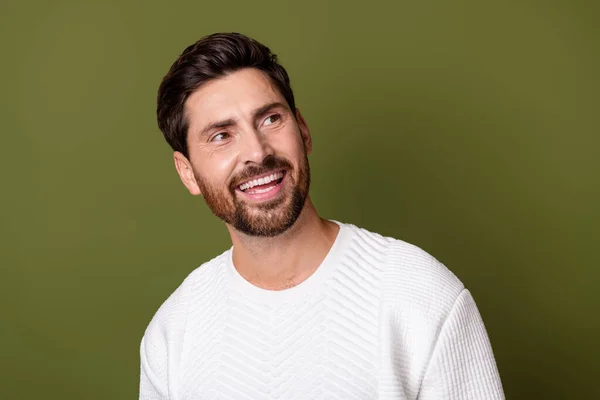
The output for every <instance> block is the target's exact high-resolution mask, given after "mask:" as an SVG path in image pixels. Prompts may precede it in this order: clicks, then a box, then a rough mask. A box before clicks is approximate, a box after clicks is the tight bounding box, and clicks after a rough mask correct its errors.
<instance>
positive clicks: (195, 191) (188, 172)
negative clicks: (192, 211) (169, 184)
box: [173, 151, 202, 196]
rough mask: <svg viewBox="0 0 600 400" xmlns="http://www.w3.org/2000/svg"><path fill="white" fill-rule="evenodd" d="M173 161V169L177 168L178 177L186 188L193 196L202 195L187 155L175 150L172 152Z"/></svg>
mask: <svg viewBox="0 0 600 400" xmlns="http://www.w3.org/2000/svg"><path fill="white" fill-rule="evenodd" d="M173 161H174V162H175V169H177V173H178V174H179V178H180V179H181V182H183V184H184V185H185V187H186V188H187V190H188V191H189V192H190V193H191V194H192V195H194V196H197V195H202V192H201V191H200V187H199V186H198V182H196V177H195V176H194V170H193V169H192V164H191V163H190V161H189V160H188V159H187V157H186V156H184V155H183V154H182V153H180V152H178V151H176V152H174V153H173Z"/></svg>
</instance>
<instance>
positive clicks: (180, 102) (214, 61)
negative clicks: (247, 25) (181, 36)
mask: <svg viewBox="0 0 600 400" xmlns="http://www.w3.org/2000/svg"><path fill="white" fill-rule="evenodd" d="M242 68H257V69H259V70H261V71H263V72H264V73H266V74H267V76H268V77H269V79H271V81H272V82H273V83H274V84H275V86H276V87H277V89H278V90H279V91H280V92H281V94H282V95H283V97H284V98H285V100H286V101H287V103H288V105H289V107H290V109H291V110H292V113H294V115H295V111H296V106H295V101H294V93H293V92H292V88H291V86H290V78H289V76H288V74H287V72H286V71H285V69H284V68H283V67H282V66H281V65H279V63H278V62H277V56H276V55H275V54H273V53H271V50H269V48H268V47H266V46H265V45H263V44H261V43H259V42H257V41H256V40H254V39H252V38H249V37H247V36H245V35H242V34H240V33H214V34H212V35H208V36H205V37H203V38H202V39H200V40H198V41H197V42H196V43H194V44H192V45H191V46H189V47H188V48H186V49H185V50H184V51H183V53H182V54H181V55H180V56H179V58H177V60H176V61H175V63H173V65H172V66H171V68H170V69H169V72H168V73H167V75H166V76H165V77H164V78H163V80H162V82H161V84H160V87H159V88H158V100H157V103H158V104H157V109H156V115H157V119H158V127H159V128H160V130H161V131H162V133H163V135H164V136H165V139H166V140H167V142H168V143H169V145H170V146H171V147H172V148H173V150H174V151H179V152H181V153H183V154H184V155H185V156H186V157H188V148H187V130H188V122H187V121H186V118H185V115H184V104H185V101H186V100H187V98H188V97H189V96H190V94H192V93H193V92H194V91H196V90H197V89H198V88H199V87H200V86H201V85H202V84H203V83H205V82H208V81H210V80H212V79H216V78H220V77H222V76H224V75H227V74H229V73H232V72H235V71H237V70H240V69H242Z"/></svg>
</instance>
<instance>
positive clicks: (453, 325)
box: [140, 34, 504, 400]
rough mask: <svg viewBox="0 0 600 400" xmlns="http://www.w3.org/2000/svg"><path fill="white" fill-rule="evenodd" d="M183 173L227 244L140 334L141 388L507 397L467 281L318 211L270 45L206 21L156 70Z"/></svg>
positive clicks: (192, 392)
mask: <svg viewBox="0 0 600 400" xmlns="http://www.w3.org/2000/svg"><path fill="white" fill-rule="evenodd" d="M157 114H158V124H159V127H160V129H161V131H162V132H163V134H164V136H165V138H166V140H167V142H168V143H169V144H170V145H171V147H172V148H173V150H174V161H175V167H176V169H177V172H178V174H179V176H180V178H181V181H182V182H183V184H184V185H185V186H186V188H187V189H188V190H189V192H190V193H191V194H192V195H200V196H203V197H204V200H205V201H206V203H207V205H208V206H209V208H210V209H211V211H212V212H213V213H214V214H215V215H216V216H217V217H219V218H220V219H222V220H223V221H224V222H225V225H226V227H227V229H228V231H229V234H230V235H231V240H232V243H233V247H232V248H231V249H230V250H228V251H226V252H225V253H223V254H221V255H219V256H218V257H216V258H214V259H212V260H210V261H208V262H206V263H205V264H203V265H202V266H201V267H199V268H198V269H196V270H195V271H193V272H192V273H191V274H190V275H189V276H188V277H187V278H186V279H185V281H184V282H183V283H182V284H181V286H180V287H179V288H178V289H177V290H176V291H175V292H174V293H173V294H172V295H171V296H170V297H169V298H168V299H167V300H166V301H165V303H164V304H163V305H162V306H161V307H160V309H159V310H158V311H157V313H156V315H155V316H154V318H153V319H152V322H151V323H150V325H149V326H148V328H147V330H146V332H145V335H144V338H143V339H142V343H141V352H140V353H141V379H140V399H148V400H150V399H171V400H184V399H186V400H187V399H315V398H320V399H501V398H503V397H504V395H503V392H502V386H501V383H500V379H499V376H498V371H497V368H496V364H495V361H494V357H493V354H492V350H491V346H490V343H489V340H488V337H487V334H486V331H485V328H484V325H483V322H482V320H481V317H480V315H479V312H478V310H477V307H476V305H475V303H474V301H473V298H472V297H471V294H470V293H469V291H468V290H467V289H465V288H464V286H463V285H462V283H461V282H460V281H459V280H458V279H457V278H456V277H455V276H454V275H453V274H452V273H451V272H450V271H449V270H448V269H446V267H444V266H443V265H442V264H440V263H439V262H438V261H437V260H436V259H435V258H433V257H432V256H430V255H428V254H427V253H425V252H424V251H422V250H420V249H419V248H417V247H415V246H412V245H410V244H408V243H405V242H402V241H399V240H396V239H392V238H387V237H382V236H380V235H378V234H375V233H372V232H369V231H366V230H364V229H360V228H358V227H356V226H353V225H350V224H345V223H341V222H338V221H332V220H327V219H322V218H320V217H319V215H318V214H317V211H316V209H315V207H314V205H313V203H312V202H311V200H310V196H309V194H308V192H309V185H310V171H309V164H308V158H307V156H308V155H309V154H310V153H311V149H312V142H311V136H310V131H309V128H308V125H307V123H306V121H305V119H304V118H303V116H302V114H301V112H300V110H298V109H297V108H296V106H295V103H294V95H293V92H292V89H291V87H290V81H289V77H288V75H287V73H286V71H285V70H284V69H283V67H281V65H279V64H278V62H277V58H276V56H275V55H274V54H272V53H271V52H270V50H269V49H268V48H267V47H265V46H264V45H262V44H260V43H258V42H256V41H254V40H253V39H250V38H248V37H246V36H243V35H240V34H214V35H210V36H207V37H205V38H203V39H201V40H199V41H198V42H197V43H195V44H194V45H192V46H190V47H188V48H187V49H186V50H185V51H184V52H183V54H182V55H181V56H180V57H179V58H178V59H177V61H176V62H175V63H174V64H173V66H172V67H171V69H170V70H169V72H168V74H167V75H166V76H165V78H164V79H163V81H162V83H161V85H160V88H159V94H158V112H157Z"/></svg>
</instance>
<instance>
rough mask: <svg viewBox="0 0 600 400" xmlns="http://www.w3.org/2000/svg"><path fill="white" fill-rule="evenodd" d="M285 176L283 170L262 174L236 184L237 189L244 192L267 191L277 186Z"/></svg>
mask: <svg viewBox="0 0 600 400" xmlns="http://www.w3.org/2000/svg"><path fill="white" fill-rule="evenodd" d="M284 176H285V170H281V171H277V172H272V173H270V174H265V175H262V176H260V177H258V178H254V179H251V180H249V181H246V182H244V183H242V184H241V185H238V186H237V189H239V190H240V191H242V192H244V193H246V194H261V193H267V192H270V191H271V190H273V189H274V188H275V187H277V186H278V185H279V184H280V183H281V181H282V180H283V178H284Z"/></svg>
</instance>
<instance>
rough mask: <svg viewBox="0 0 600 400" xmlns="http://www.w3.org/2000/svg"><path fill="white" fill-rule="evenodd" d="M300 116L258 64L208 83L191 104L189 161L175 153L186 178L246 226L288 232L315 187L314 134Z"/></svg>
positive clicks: (214, 207)
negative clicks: (312, 167) (311, 164)
mask: <svg viewBox="0 0 600 400" xmlns="http://www.w3.org/2000/svg"><path fill="white" fill-rule="evenodd" d="M296 115H297V117H298V118H297V119H296V118H294V113H293V112H292V110H290V109H289V106H288V104H287V102H286V100H285V98H284V97H283V96H282V95H281V94H280V93H279V91H278V90H277V88H276V87H275V86H274V85H273V84H272V83H271V81H270V80H269V78H268V77H267V76H266V75H265V74H264V73H263V72H261V71H259V70H257V69H253V68H252V69H250V68H249V69H243V70H240V71H236V72H234V73H231V74H229V75H227V76H225V77H222V78H219V79H216V80H213V81H210V82H208V83H206V84H204V85H203V86H202V87H201V88H200V89H198V90H197V91H196V92H194V93H192V94H191V95H190V97H189V98H188V100H187V101H186V103H185V116H186V118H187V121H188V126H189V128H188V138H187V142H188V149H189V160H188V159H186V158H185V157H184V156H183V155H182V154H180V153H175V164H176V166H177V170H178V172H179V175H180V176H181V179H182V181H183V183H184V184H185V185H186V187H187V188H188V190H189V191H190V193H192V194H201V195H203V196H204V198H205V200H206V204H207V205H208V207H209V208H210V209H211V211H212V212H213V213H214V214H215V215H216V216H217V217H219V218H221V219H222V220H223V221H225V222H226V223H227V224H229V225H231V226H233V227H234V228H235V229H237V230H238V231H241V232H244V233H246V234H248V235H252V236H276V235H278V234H280V233H282V232H284V231H285V230H287V229H288V228H289V227H291V226H292V225H293V224H294V222H295V221H296V219H297V218H298V216H299V215H300V212H301V211H302V209H303V207H304V203H305V200H306V197H307V196H308V189H309V185H310V170H309V165H308V159H307V155H308V153H309V152H310V150H311V140H310V133H309V131H308V127H307V126H306V123H305V121H304V119H303V117H302V115H301V114H300V112H299V111H298V112H297V114H296Z"/></svg>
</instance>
